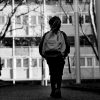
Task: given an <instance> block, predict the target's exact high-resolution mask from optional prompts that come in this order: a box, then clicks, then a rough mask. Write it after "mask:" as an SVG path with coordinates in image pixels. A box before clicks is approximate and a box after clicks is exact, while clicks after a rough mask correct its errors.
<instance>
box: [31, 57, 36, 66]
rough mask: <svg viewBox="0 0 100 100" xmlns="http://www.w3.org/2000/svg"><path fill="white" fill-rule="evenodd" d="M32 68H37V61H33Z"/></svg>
mask: <svg viewBox="0 0 100 100" xmlns="http://www.w3.org/2000/svg"><path fill="white" fill-rule="evenodd" d="M31 67H37V59H32V66H31Z"/></svg>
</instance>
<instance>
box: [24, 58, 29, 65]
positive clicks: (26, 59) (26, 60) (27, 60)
mask: <svg viewBox="0 0 100 100" xmlns="http://www.w3.org/2000/svg"><path fill="white" fill-rule="evenodd" d="M23 67H29V59H28V58H24V59H23Z"/></svg>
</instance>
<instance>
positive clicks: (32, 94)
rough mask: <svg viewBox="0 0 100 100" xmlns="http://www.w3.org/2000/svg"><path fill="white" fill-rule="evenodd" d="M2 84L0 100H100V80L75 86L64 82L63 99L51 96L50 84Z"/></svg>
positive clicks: (68, 81) (83, 82)
mask: <svg viewBox="0 0 100 100" xmlns="http://www.w3.org/2000/svg"><path fill="white" fill-rule="evenodd" d="M1 83H2V85H1V86H0V100H100V81H99V80H84V81H82V84H75V80H67V81H63V84H62V88H61V90H62V98H61V99H55V98H51V97H50V96H49V95H50V84H49V85H48V86H41V85H40V82H17V83H16V84H15V85H13V84H12V82H4V85H3V82H1ZM91 87H93V88H92V89H91ZM97 87H98V88H97ZM96 88H97V89H96ZM93 89H94V90H98V91H99V92H95V91H94V90H93ZM91 90H93V91H91Z"/></svg>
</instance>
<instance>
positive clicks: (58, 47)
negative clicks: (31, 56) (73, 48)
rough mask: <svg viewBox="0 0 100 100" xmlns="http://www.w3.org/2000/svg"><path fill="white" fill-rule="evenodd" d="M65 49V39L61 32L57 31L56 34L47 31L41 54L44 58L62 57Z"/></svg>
mask: <svg viewBox="0 0 100 100" xmlns="http://www.w3.org/2000/svg"><path fill="white" fill-rule="evenodd" d="M65 49H66V44H65V39H64V36H63V34H62V33H61V31H58V33H57V34H54V33H53V32H52V31H49V32H48V33H47V34H46V36H45V38H44V42H43V47H42V54H43V55H44V57H45V58H47V57H61V56H64V51H65Z"/></svg>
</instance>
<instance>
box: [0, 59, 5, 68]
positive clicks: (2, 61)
mask: <svg viewBox="0 0 100 100" xmlns="http://www.w3.org/2000/svg"><path fill="white" fill-rule="evenodd" d="M1 64H3V66H2V67H5V60H4V59H1Z"/></svg>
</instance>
